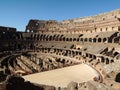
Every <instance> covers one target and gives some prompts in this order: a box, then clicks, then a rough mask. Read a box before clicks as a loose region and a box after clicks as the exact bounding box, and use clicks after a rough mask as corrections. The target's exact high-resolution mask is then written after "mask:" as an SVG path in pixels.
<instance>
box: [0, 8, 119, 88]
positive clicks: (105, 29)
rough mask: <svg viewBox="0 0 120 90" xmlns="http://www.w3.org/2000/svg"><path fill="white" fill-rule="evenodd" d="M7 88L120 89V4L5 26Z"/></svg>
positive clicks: (2, 64) (0, 47)
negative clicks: (98, 11)
mask: <svg viewBox="0 0 120 90" xmlns="http://www.w3.org/2000/svg"><path fill="white" fill-rule="evenodd" d="M28 81H30V82H28ZM24 86H26V87H27V88H28V87H29V89H26V87H24ZM5 88H7V90H11V89H12V90H14V89H15V90H120V9H118V10H113V11H111V12H106V13H102V14H98V15H95V16H89V17H82V18H76V19H69V20H63V21H61V22H58V21H56V20H34V19H31V20H30V21H29V22H28V24H27V25H26V29H25V31H24V32H20V31H17V29H16V28H13V27H5V26H0V90H6V89H5ZM13 88H14V89H13Z"/></svg>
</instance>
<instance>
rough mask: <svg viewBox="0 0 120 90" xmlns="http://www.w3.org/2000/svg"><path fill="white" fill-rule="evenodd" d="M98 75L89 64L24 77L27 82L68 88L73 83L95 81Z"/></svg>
mask: <svg viewBox="0 0 120 90" xmlns="http://www.w3.org/2000/svg"><path fill="white" fill-rule="evenodd" d="M95 76H96V77H97V76H98V73H97V72H96V71H95V70H94V69H93V68H91V67H90V66H88V65H87V64H79V65H74V66H70V67H65V68H61V69H55V70H51V71H45V72H41V73H36V74H31V75H26V76H23V78H24V79H25V80H26V81H30V82H33V83H37V84H45V85H52V86H55V87H59V86H60V87H66V86H67V85H68V84H69V83H70V82H71V81H74V82H86V81H89V80H93V78H94V77H95Z"/></svg>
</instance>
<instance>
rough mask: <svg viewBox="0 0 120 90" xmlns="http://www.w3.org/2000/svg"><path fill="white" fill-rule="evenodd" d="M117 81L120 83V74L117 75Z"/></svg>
mask: <svg viewBox="0 0 120 90" xmlns="http://www.w3.org/2000/svg"><path fill="white" fill-rule="evenodd" d="M115 81H116V82H119V83H120V73H118V74H117V75H116V78H115Z"/></svg>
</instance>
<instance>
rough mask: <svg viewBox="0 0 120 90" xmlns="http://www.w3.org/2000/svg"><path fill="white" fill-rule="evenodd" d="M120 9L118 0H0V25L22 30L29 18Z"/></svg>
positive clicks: (56, 18)
mask: <svg viewBox="0 0 120 90" xmlns="http://www.w3.org/2000/svg"><path fill="white" fill-rule="evenodd" d="M115 9H120V0H0V26H10V27H16V28H17V29H18V30H19V31H24V30H25V26H26V25H27V23H28V21H29V20H30V19H42V20H51V19H53V20H58V21H62V20H65V19H71V18H79V17H83V16H91V15H96V14H99V13H103V12H108V11H111V10H115Z"/></svg>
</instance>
